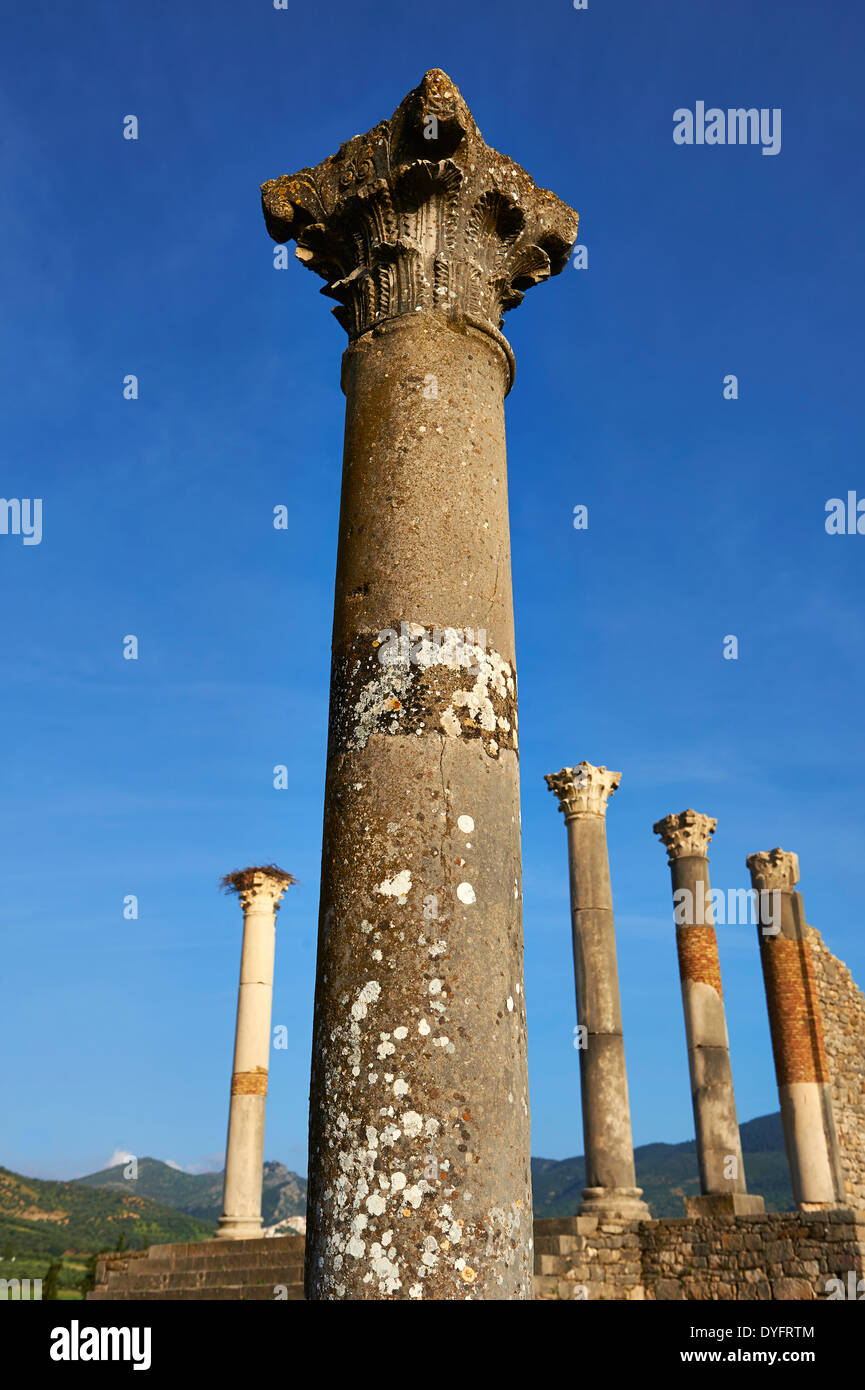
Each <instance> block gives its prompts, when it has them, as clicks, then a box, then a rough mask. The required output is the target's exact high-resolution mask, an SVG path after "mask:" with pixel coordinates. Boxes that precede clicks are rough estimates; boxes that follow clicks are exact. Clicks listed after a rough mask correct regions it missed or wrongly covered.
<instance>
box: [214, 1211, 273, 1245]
mask: <svg viewBox="0 0 865 1390" xmlns="http://www.w3.org/2000/svg"><path fill="white" fill-rule="evenodd" d="M259 1236H261V1217H260V1216H259V1217H257V1218H256V1217H252V1216H220V1218H219V1223H218V1225H217V1227H216V1231H215V1232H214V1237H213V1238H214V1240H256V1239H257V1238H258V1237H259Z"/></svg>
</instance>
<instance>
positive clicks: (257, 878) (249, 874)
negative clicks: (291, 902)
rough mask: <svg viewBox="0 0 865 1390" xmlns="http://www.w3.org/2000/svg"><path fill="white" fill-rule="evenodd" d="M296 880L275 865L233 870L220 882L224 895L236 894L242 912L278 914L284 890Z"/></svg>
mask: <svg viewBox="0 0 865 1390" xmlns="http://www.w3.org/2000/svg"><path fill="white" fill-rule="evenodd" d="M292 883H297V879H296V878H294V877H293V876H292V875H291V874H287V873H286V872H285V869H280V868H278V867H277V865H276V864H261V865H254V866H253V867H252V868H249V869H234V870H233V871H232V872H231V873H230V874H226V875H225V877H224V878H223V879H222V880H221V881H220V885H219V886H220V887H221V888H222V890H223V892H224V893H236V894H237V896H238V898H239V899H240V905H241V907H242V908H243V910H244V912H249V911H250V909H253V910H258V911H259V912H261V911H262V910H265V909H267V910H270V911H271V912H278V911H279V905H280V902H281V900H282V895H283V893H284V892H285V890H286V888H288V886H289V885H290V884H292Z"/></svg>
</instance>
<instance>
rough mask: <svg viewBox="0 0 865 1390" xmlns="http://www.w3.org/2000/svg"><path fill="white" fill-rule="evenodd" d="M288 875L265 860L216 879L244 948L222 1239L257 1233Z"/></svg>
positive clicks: (220, 1234) (247, 1236) (229, 1115)
mask: <svg viewBox="0 0 865 1390" xmlns="http://www.w3.org/2000/svg"><path fill="white" fill-rule="evenodd" d="M294 881H295V880H294V879H293V878H292V877H291V874H286V873H284V872H283V871H282V870H281V869H275V868H274V867H272V866H269V867H266V868H252V869H242V870H240V871H239V872H238V873H235V874H229V875H227V876H226V878H225V879H223V886H224V887H225V889H226V891H228V892H234V893H237V895H238V897H239V898H240V901H241V904H242V907H243V949H242V953H241V960H240V986H239V989H238V994H237V1029H236V1033H235V1040H234V1068H233V1071H232V1077H231V1103H230V1108H229V1112H228V1144H227V1147H226V1154H225V1196H224V1199H223V1208H222V1216H221V1217H220V1218H219V1225H218V1228H217V1231H216V1234H217V1237H218V1238H219V1239H222V1240H243V1239H248V1238H249V1237H251V1236H258V1235H260V1234H261V1181H262V1164H263V1160H264V1122H265V1107H266V1104H267V1065H268V1059H269V1056H270V1017H271V1006H272V1001H273V961H274V953H275V949H276V914H277V912H278V911H279V903H280V899H281V898H282V895H283V893H284V892H285V890H286V888H287V887H288V885H289V884H290V883H293V882H294Z"/></svg>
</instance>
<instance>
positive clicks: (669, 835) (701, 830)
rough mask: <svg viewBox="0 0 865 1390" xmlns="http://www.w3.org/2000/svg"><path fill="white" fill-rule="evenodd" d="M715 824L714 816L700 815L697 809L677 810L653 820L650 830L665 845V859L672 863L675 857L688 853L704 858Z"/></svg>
mask: <svg viewBox="0 0 865 1390" xmlns="http://www.w3.org/2000/svg"><path fill="white" fill-rule="evenodd" d="M717 825H718V822H717V821H716V820H715V819H714V817H712V816H704V815H701V813H700V812H699V811H678V812H674V813H673V814H672V815H669V816H664V819H663V820H658V821H655V824H654V825H653V826H652V830H653V831H654V832H655V834H656V835H660V837H661V839H662V840H663V842H664V844H665V845H666V847H667V861H668V863H670V864H672V863H673V861H674V860H675V859H684V858H685V857H686V856H687V855H689V854H693V855H698V856H699V857H700V858H701V859H705V858H706V855H707V853H708V850H709V841H710V840H711V838H712V836H713V835H714V833H715V829H716V827H717Z"/></svg>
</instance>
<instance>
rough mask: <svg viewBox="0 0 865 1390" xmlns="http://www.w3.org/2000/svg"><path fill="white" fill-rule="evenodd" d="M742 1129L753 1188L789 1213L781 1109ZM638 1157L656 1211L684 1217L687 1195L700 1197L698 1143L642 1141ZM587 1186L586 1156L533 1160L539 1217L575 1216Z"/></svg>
mask: <svg viewBox="0 0 865 1390" xmlns="http://www.w3.org/2000/svg"><path fill="white" fill-rule="evenodd" d="M739 1132H740V1134H741V1136H742V1156H743V1159H744V1164H745V1176H746V1178H747V1182H748V1191H749V1192H752V1193H754V1194H755V1195H758V1196H760V1197H763V1198H764V1199H765V1202H766V1210H767V1211H789V1210H790V1209H791V1208H792V1206H793V1192H792V1189H791V1187H790V1169H789V1166H788V1163H787V1153H786V1150H785V1148H784V1134H783V1131H782V1129H781V1115H780V1112H778V1113H776V1114H774V1115H760V1116H759V1117H758V1118H757V1119H755V1120H748V1121H747V1123H746V1124H743V1125H741V1126H740V1129H739ZM634 1159H635V1161H636V1168H637V1184H638V1186H639V1187H642V1189H643V1196H644V1198H645V1200H646V1201H647V1202H648V1204H649V1207H650V1209H651V1212H652V1215H653V1216H657V1217H661V1216H684V1214H685V1208H684V1205H683V1202H682V1198H683V1197H697V1196H699V1192H700V1180H699V1176H698V1170H697V1146H696V1143H695V1141H694V1140H693V1139H691V1140H689V1141H687V1142H686V1143H684V1144H643V1145H642V1146H641V1147H640V1148H638V1149H635V1150H634ZM585 1185H586V1167H585V1160H584V1158H583V1156H582V1155H580V1157H579V1158H563V1159H560V1160H557V1159H551V1158H533V1159H532V1194H533V1201H534V1210H535V1216H573V1214H574V1212H575V1211H576V1209H577V1206H578V1205H579V1202H580V1196H581V1193H582V1189H583V1188H584V1187H585Z"/></svg>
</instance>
